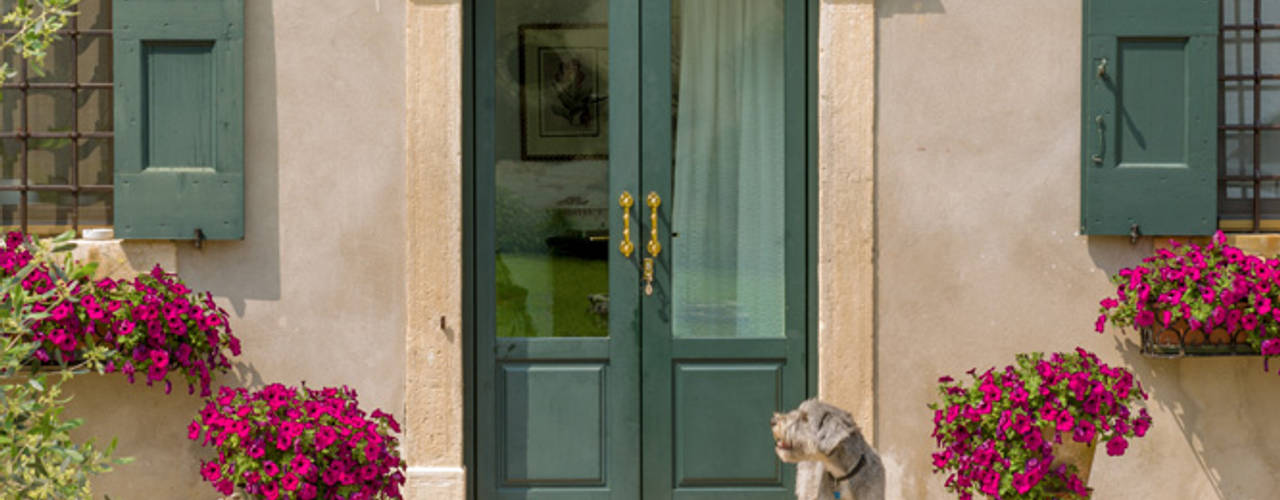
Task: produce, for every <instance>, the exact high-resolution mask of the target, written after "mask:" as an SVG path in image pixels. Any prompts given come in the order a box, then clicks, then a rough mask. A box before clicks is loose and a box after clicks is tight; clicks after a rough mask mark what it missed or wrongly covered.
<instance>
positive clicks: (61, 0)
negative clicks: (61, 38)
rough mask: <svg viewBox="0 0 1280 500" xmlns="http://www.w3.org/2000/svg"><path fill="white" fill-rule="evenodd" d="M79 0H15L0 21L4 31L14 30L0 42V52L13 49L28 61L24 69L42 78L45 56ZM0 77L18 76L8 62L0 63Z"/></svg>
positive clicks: (72, 13)
mask: <svg viewBox="0 0 1280 500" xmlns="http://www.w3.org/2000/svg"><path fill="white" fill-rule="evenodd" d="M78 3H80V0H17V2H16V5H14V7H13V10H10V11H9V12H8V13H6V14H5V15H4V17H3V18H0V24H3V25H4V28H6V29H12V30H16V32H15V33H13V34H11V35H5V36H4V37H3V38H2V39H0V52H3V51H8V50H12V51H13V52H14V53H16V54H18V55H20V56H22V58H23V59H26V60H27V67H28V68H29V69H30V70H31V72H32V73H34V74H35V75H37V76H43V75H44V57H45V55H47V54H48V52H49V47H50V46H52V45H53V42H55V41H57V40H58V30H60V29H62V28H63V27H65V26H66V25H67V19H68V18H70V17H71V16H73V15H75V12H74V11H73V10H72V9H73V8H74V7H75V6H76V4H78ZM0 75H3V77H4V79H5V80H8V79H9V78H13V77H14V76H15V75H17V70H15V69H13V68H10V67H9V63H8V62H7V61H6V62H0Z"/></svg>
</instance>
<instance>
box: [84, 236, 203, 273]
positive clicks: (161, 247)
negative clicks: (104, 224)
mask: <svg viewBox="0 0 1280 500" xmlns="http://www.w3.org/2000/svg"><path fill="white" fill-rule="evenodd" d="M73 241H74V243H75V244H76V248H75V250H72V251H71V255H72V257H73V258H75V259H76V260H79V261H80V262H82V263H90V262H96V263H97V264H98V272H97V277H99V278H102V277H110V278H114V279H122V278H132V277H134V276H136V275H138V274H139V273H145V272H148V271H150V270H151V268H152V267H154V266H155V265H156V264H160V267H163V268H164V270H165V271H168V272H171V273H176V272H178V245H177V244H176V243H174V242H172V241H168V240H120V239H113V240H73Z"/></svg>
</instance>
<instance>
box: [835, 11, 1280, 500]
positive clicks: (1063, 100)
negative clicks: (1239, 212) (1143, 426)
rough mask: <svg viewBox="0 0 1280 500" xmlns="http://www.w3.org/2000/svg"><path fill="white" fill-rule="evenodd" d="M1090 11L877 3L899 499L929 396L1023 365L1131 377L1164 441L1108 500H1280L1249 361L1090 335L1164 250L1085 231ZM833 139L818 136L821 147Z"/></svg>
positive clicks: (1155, 443)
mask: <svg viewBox="0 0 1280 500" xmlns="http://www.w3.org/2000/svg"><path fill="white" fill-rule="evenodd" d="M1080 20H1081V2H1078V1H1067V2H1026V1H1022V0H988V1H981V2H975V1H962V0H945V1H943V0H917V1H881V2H879V3H878V4H877V24H878V26H877V29H878V40H877V45H878V49H877V61H878V68H877V69H878V74H877V88H878V92H877V99H876V113H877V118H876V128H877V136H876V204H875V220H876V233H877V239H876V245H877V247H878V252H877V259H878V265H877V268H876V297H877V302H876V308H875V311H876V325H877V328H876V345H877V347H876V362H877V365H876V380H877V386H876V388H875V392H876V413H877V415H878V417H877V419H876V427H877V436H878V438H877V444H878V447H879V449H880V452H881V453H882V455H883V457H884V461H885V464H886V469H887V473H888V477H887V479H888V481H887V484H888V485H889V487H888V495H887V498H893V499H921V498H946V497H947V495H946V494H945V492H944V490H943V488H942V483H943V479H942V477H940V476H935V475H933V474H931V472H930V468H931V466H930V463H929V453H930V452H931V451H933V442H932V439H931V438H930V437H929V433H930V430H931V428H932V422H931V414H930V412H929V410H928V409H927V408H926V407H925V405H926V403H928V402H929V401H931V400H933V399H934V397H935V392H934V391H935V387H936V383H935V379H936V378H937V377H938V376H940V375H943V374H953V375H959V374H963V372H964V371H965V370H967V369H969V368H973V367H978V368H979V369H983V368H986V367H990V366H995V365H999V366H1003V365H1005V364H1007V363H1009V362H1010V361H1012V359H1013V356H1014V354H1015V353H1017V352H1023V351H1057V350H1069V349H1073V348H1074V347H1075V346H1077V345H1078V346H1083V347H1084V348H1086V349H1089V350H1092V351H1094V352H1097V353H1098V354H1099V355H1100V356H1101V357H1102V358H1104V360H1105V361H1107V362H1109V363H1116V364H1120V365H1123V366H1126V367H1127V368H1129V369H1130V370H1132V371H1134V372H1135V374H1136V375H1137V376H1138V378H1139V379H1140V380H1141V382H1142V383H1143V384H1145V385H1146V387H1147V389H1148V391H1149V392H1150V394H1151V399H1150V402H1149V407H1150V409H1151V412H1152V414H1153V416H1154V418H1155V426H1154V428H1153V429H1152V431H1151V433H1150V434H1148V435H1147V436H1146V437H1145V438H1142V439H1137V440H1136V441H1134V442H1133V443H1132V445H1131V447H1130V449H1129V452H1128V453H1127V454H1126V455H1124V456H1123V457H1118V458H1117V457H1108V456H1105V454H1103V455H1102V456H1100V457H1098V460H1097V461H1095V462H1094V468H1093V476H1092V478H1091V480H1090V483H1091V486H1093V487H1094V488H1095V489H1096V491H1097V497H1098V498H1177V499H1184V498H1185V499H1228V498H1230V499H1245V498H1275V496H1276V493H1275V492H1276V491H1277V489H1278V488H1280V476H1277V475H1276V474H1275V473H1274V471H1275V470H1277V468H1278V467H1280V426H1277V425H1275V424H1274V415H1276V414H1277V411H1280V398H1276V397H1275V394H1276V391H1277V390H1280V386H1278V385H1277V384H1280V380H1277V379H1276V376H1275V374H1274V373H1272V374H1267V373H1264V372H1263V369H1262V361H1261V360H1260V359H1257V358H1247V359H1198V360H1154V359H1148V358H1144V357H1142V356H1140V355H1139V354H1138V346H1137V345H1136V344H1135V341H1136V335H1134V334H1132V333H1130V334H1117V333H1116V332H1115V331H1114V329H1112V330H1110V331H1109V332H1108V333H1106V334H1104V335H1099V334H1097V333H1094V332H1093V330H1092V323H1093V319H1094V318H1095V317H1096V316H1097V304H1098V300H1099V299H1101V298H1102V297H1103V296H1105V295H1106V294H1107V292H1108V291H1110V290H1111V287H1110V285H1109V282H1108V280H1107V276H1108V274H1109V273H1114V272H1115V271H1117V270H1118V269H1119V268H1121V267H1124V266H1130V265H1133V264H1135V263H1137V262H1138V261H1139V260H1140V259H1141V258H1142V257H1143V256H1145V255H1149V254H1150V252H1151V249H1152V241H1151V240H1150V239H1143V240H1141V241H1139V242H1138V243H1137V244H1136V245H1133V244H1130V242H1129V240H1128V238H1110V237H1087V236H1081V235H1079V234H1077V232H1078V226H1079V215H1078V214H1079V203H1080V178H1079V168H1080V167H1079V154H1080V151H1079V141H1080V134H1079V107H1080V76H1079V71H1080V47H1081V34H1080V33H1081V25H1080ZM826 133H829V132H827V131H823V134H826Z"/></svg>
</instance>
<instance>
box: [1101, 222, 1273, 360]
mask: <svg viewBox="0 0 1280 500" xmlns="http://www.w3.org/2000/svg"><path fill="white" fill-rule="evenodd" d="M1111 280H1112V282H1113V283H1115V284H1116V291H1115V294H1114V295H1112V296H1108V297H1105V298H1103V299H1102V301H1101V302H1100V303H1099V306H1100V310H1099V312H1100V313H1101V314H1100V315H1099V316H1098V319H1097V321H1096V322H1095V324H1094V329H1095V330H1097V331H1098V332H1099V333H1101V332H1102V331H1103V330H1104V328H1105V326H1106V323H1107V322H1110V323H1111V324H1113V325H1115V326H1119V327H1121V328H1125V329H1133V330H1136V331H1137V332H1139V333H1140V335H1141V341H1142V353H1143V354H1144V355H1148V356H1153V357H1184V356H1249V355H1255V356H1256V355H1259V354H1263V355H1277V354H1280V259H1276V258H1262V257H1259V256H1257V255H1254V254H1251V253H1249V252H1245V251H1244V250H1242V249H1241V248H1239V247H1236V246H1233V245H1231V244H1230V242H1229V240H1228V238H1227V236H1226V235H1224V234H1222V233H1221V232H1219V233H1217V234H1215V235H1214V236H1213V238H1212V239H1210V240H1209V241H1208V242H1207V244H1205V245H1201V244H1199V243H1197V242H1185V243H1184V242H1177V241H1170V242H1169V243H1168V244H1167V245H1157V247H1156V252H1155V255H1152V256H1150V257H1147V258H1145V259H1143V261H1142V263H1141V264H1139V265H1137V266H1134V267H1132V268H1125V269H1121V270H1120V271H1119V272H1118V273H1116V274H1115V275H1114V276H1112V277H1111Z"/></svg>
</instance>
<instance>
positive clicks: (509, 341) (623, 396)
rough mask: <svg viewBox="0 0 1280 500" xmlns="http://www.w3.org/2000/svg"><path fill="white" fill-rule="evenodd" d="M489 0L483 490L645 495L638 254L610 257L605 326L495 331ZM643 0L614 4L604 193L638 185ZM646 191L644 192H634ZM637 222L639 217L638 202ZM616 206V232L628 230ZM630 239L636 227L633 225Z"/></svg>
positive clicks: (479, 222) (477, 220) (478, 187)
mask: <svg viewBox="0 0 1280 500" xmlns="http://www.w3.org/2000/svg"><path fill="white" fill-rule="evenodd" d="M495 9H496V6H495V2H494V0H481V1H477V2H475V3H474V16H473V17H472V23H471V25H470V28H471V29H472V30H473V31H472V32H473V33H474V37H473V38H472V40H473V44H472V51H473V54H474V63H473V64H472V65H471V66H470V67H471V68H472V71H473V73H472V75H473V76H472V78H473V82H474V85H473V89H472V92H473V96H474V119H473V123H474V124H475V126H474V129H473V130H472V131H471V133H472V134H473V135H472V137H473V138H474V141H473V144H474V149H473V155H472V157H473V158H474V160H473V165H474V171H475V177H474V180H473V182H474V192H473V195H474V206H473V214H474V224H475V231H474V237H473V240H472V241H473V245H474V247H473V248H474V249H475V250H474V251H475V257H474V266H473V269H474V279H473V281H472V283H473V286H474V287H475V296H474V315H475V316H474V317H475V322H474V324H475V328H476V330H475V331H476V336H475V337H476V358H475V366H476V373H475V379H474V380H475V382H474V383H475V386H474V387H475V405H476V409H475V425H474V429H475V431H474V432H475V437H476V439H475V465H476V466H475V469H474V471H475V475H474V478H475V480H474V483H475V488H476V493H475V494H476V497H477V498H481V499H522V500H538V499H547V500H577V499H584V500H585V499H591V500H597V499H600V500H603V499H609V500H639V499H640V498H642V497H641V490H640V437H641V434H640V416H639V415H640V397H639V394H640V384H639V378H638V377H639V359H640V352H639V341H638V333H639V318H638V317H637V314H638V313H637V312H638V303H637V290H638V287H639V274H638V267H637V257H638V256H637V255H636V254H633V255H632V257H631V258H630V259H626V258H623V257H622V256H621V254H620V253H618V252H617V251H611V252H610V254H609V255H610V257H609V296H610V301H609V336H608V337H606V338H582V337H576V338H566V337H560V338H550V337H548V338H497V337H496V334H495V332H496V329H497V324H496V321H495V313H496V307H497V306H496V290H495V289H494V288H495V287H494V283H495V276H496V270H495V264H494V262H495V255H496V253H495V251H496V246H495V237H494V234H493V233H494V228H495V211H494V207H495V201H496V193H495V189H496V188H495V165H496V162H497V154H496V152H495V150H494V147H493V144H495V142H496V141H495V137H496V130H495V116H496V111H495V106H496V97H495V93H496V92H497V88H496V82H497V75H496V69H495V68H496V67H497V65H498V63H497V61H498V59H497V58H498V57H499V54H497V53H496V48H495V39H496V36H498V35H497V34H496V33H495V25H496V18H497V13H496V12H495ZM638 10H639V1H638V0H612V1H610V3H609V58H610V61H609V92H608V94H609V101H608V105H609V120H610V123H609V127H610V133H609V192H610V197H611V199H616V198H617V196H618V194H620V193H621V192H622V191H624V190H626V191H630V192H631V193H632V194H633V195H636V194H637V193H638V192H639V161H640V159H639V155H640V154H639V151H640V149H639V125H640V122H639V116H638V111H639V84H640V82H639V65H638V61H639V58H638V51H639V45H638V40H639V31H638V30H639V24H638V15H637V13H638ZM637 198H639V196H637ZM631 217H632V220H637V219H638V218H639V217H640V212H639V207H633V208H632V213H631ZM621 220H622V212H621V208H619V207H618V205H617V204H616V203H611V204H610V213H609V221H610V238H611V241H614V242H617V241H620V240H621V238H622V234H621V226H620V224H618V222H620V221H621ZM632 230H633V236H632V237H633V238H634V237H635V233H638V232H639V231H638V228H636V227H634V226H633V227H632Z"/></svg>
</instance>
